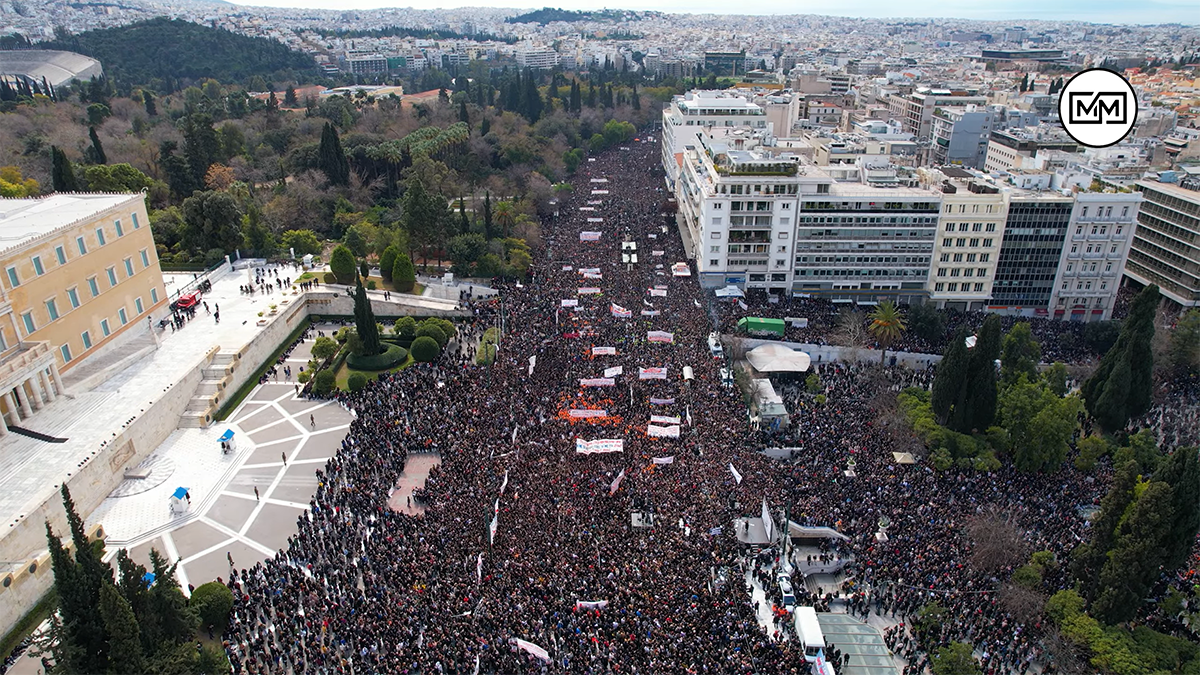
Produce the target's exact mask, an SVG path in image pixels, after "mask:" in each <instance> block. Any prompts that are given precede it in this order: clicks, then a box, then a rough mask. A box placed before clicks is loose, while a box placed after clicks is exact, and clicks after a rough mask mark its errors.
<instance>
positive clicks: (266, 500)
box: [88, 340, 351, 587]
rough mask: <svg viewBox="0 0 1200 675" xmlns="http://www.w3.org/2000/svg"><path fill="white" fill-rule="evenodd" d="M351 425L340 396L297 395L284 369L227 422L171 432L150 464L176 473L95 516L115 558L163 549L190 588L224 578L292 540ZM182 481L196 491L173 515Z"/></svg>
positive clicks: (145, 558)
mask: <svg viewBox="0 0 1200 675" xmlns="http://www.w3.org/2000/svg"><path fill="white" fill-rule="evenodd" d="M312 344H313V341H312V340H309V341H307V342H305V343H302V344H300V345H299V346H298V347H297V348H296V349H295V350H294V351H293V352H292V354H291V355H290V357H289V358H288V361H287V363H288V365H290V366H291V367H292V373H293V374H295V373H298V372H299V370H300V367H301V366H303V365H304V364H305V363H307V362H308V359H309V356H310V350H311V348H312ZM310 417H311V419H310ZM350 421H351V415H350V413H349V412H348V411H346V410H345V409H344V408H343V407H342V406H341V405H340V404H338V403H336V402H331V401H310V400H307V399H304V398H299V397H297V396H296V388H295V382H294V381H293V382H288V381H285V380H284V378H283V375H282V373H281V374H280V379H279V381H278V382H276V381H275V380H272V381H269V382H268V383H266V384H262V385H259V386H258V387H256V388H255V389H254V391H253V392H252V393H251V394H250V396H248V397H247V398H246V400H245V401H244V402H243V403H242V404H241V406H240V407H239V409H238V410H237V411H235V413H234V415H233V416H231V418H230V420H229V421H228V423H227V424H220V423H217V424H214V425H212V426H211V427H209V428H208V429H184V430H180V431H177V432H175V433H174V434H172V435H171V437H170V438H169V439H168V440H167V442H166V443H164V444H163V445H162V446H161V447H160V448H159V449H158V450H157V451H155V453H154V454H153V455H151V457H150V459H149V460H148V461H150V462H151V463H167V462H169V463H170V464H171V465H172V473H171V474H170V477H169V478H168V479H167V480H166V481H165V482H164V483H162V484H161V485H159V486H157V487H154V488H152V489H150V490H147V491H144V492H139V493H137V494H132V495H129V496H111V497H109V498H108V499H106V500H105V501H104V503H103V504H101V506H100V508H99V509H97V510H96V512H95V513H94V514H93V515H92V517H91V518H89V519H88V522H89V523H93V522H99V523H102V524H103V525H104V527H105V529H106V530H107V532H108V536H109V547H108V555H109V556H110V557H111V556H114V555H116V551H117V550H118V549H119V548H128V549H129V551H130V555H131V557H132V558H133V559H134V560H136V561H138V562H140V563H142V564H144V565H149V559H150V549H151V548H156V549H158V550H159V551H160V552H162V553H164V554H166V556H167V557H168V558H169V559H171V560H179V561H180V564H179V572H178V573H179V581H180V584H181V585H183V586H184V587H186V586H187V585H188V584H192V585H194V586H199V585H200V584H203V583H205V582H208V581H213V580H215V579H217V578H218V577H220V578H222V579H226V578H228V575H229V558H230V557H232V558H233V562H234V564H236V565H237V566H238V567H250V566H251V565H253V564H254V563H256V562H258V561H260V560H263V559H265V558H267V557H269V556H271V555H273V554H274V553H275V551H277V550H278V549H280V548H283V547H284V546H286V544H287V538H288V536H289V535H291V534H293V533H294V532H295V531H296V518H297V517H298V516H300V515H301V514H302V513H304V510H305V509H307V508H308V507H309V504H308V501H309V499H310V498H311V497H312V494H313V492H314V491H315V490H316V487H317V478H316V475H315V471H316V470H317V469H320V468H321V467H322V466H324V464H325V461H326V460H327V459H329V458H330V457H332V456H333V455H334V453H335V452H336V451H337V449H338V448H339V447H340V445H341V442H342V439H343V438H344V437H345V435H346V432H347V430H348V429H349V427H350ZM227 429H228V430H231V431H233V432H234V438H235V439H236V442H237V449H236V450H235V451H233V452H231V453H229V454H222V452H221V448H220V443H219V442H218V440H217V439H218V438H219V437H220V435H221V434H222V433H224V432H225V431H226V430H227ZM123 485H124V484H123ZM176 487H186V488H190V490H191V506H190V508H189V509H188V510H187V511H185V512H183V513H178V514H173V513H171V511H170V507H169V504H168V502H169V497H170V494H171V492H173V491H174V490H175V488H176ZM255 489H257V490H258V494H257V495H256V494H255ZM117 492H118V493H119V492H121V489H120V488H118V490H117Z"/></svg>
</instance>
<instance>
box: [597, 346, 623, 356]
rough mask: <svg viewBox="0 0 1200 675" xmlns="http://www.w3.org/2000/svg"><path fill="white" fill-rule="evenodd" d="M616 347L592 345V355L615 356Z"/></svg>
mask: <svg viewBox="0 0 1200 675" xmlns="http://www.w3.org/2000/svg"><path fill="white" fill-rule="evenodd" d="M616 355H617V348H616V347H592V356H616Z"/></svg>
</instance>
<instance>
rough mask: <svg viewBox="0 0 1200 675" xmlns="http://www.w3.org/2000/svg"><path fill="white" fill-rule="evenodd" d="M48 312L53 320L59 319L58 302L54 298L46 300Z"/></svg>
mask: <svg viewBox="0 0 1200 675" xmlns="http://www.w3.org/2000/svg"><path fill="white" fill-rule="evenodd" d="M46 313H47V314H49V315H50V320H51V321H57V320H58V303H57V302H55V300H54V298H50V299H49V300H47V301H46Z"/></svg>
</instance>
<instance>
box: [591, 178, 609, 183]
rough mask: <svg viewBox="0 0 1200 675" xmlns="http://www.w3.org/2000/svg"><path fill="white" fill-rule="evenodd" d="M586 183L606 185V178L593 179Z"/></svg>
mask: <svg viewBox="0 0 1200 675" xmlns="http://www.w3.org/2000/svg"><path fill="white" fill-rule="evenodd" d="M588 182H589V183H607V182H608V179H607V178H593V179H591V180H590V181H588Z"/></svg>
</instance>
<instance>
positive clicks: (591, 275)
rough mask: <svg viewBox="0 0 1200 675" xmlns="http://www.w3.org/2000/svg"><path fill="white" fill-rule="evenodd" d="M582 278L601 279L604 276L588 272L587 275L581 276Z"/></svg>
mask: <svg viewBox="0 0 1200 675" xmlns="http://www.w3.org/2000/svg"><path fill="white" fill-rule="evenodd" d="M583 278H584V279H603V278H604V275H603V274H600V273H599V272H588V273H587V274H585V275H583Z"/></svg>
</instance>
